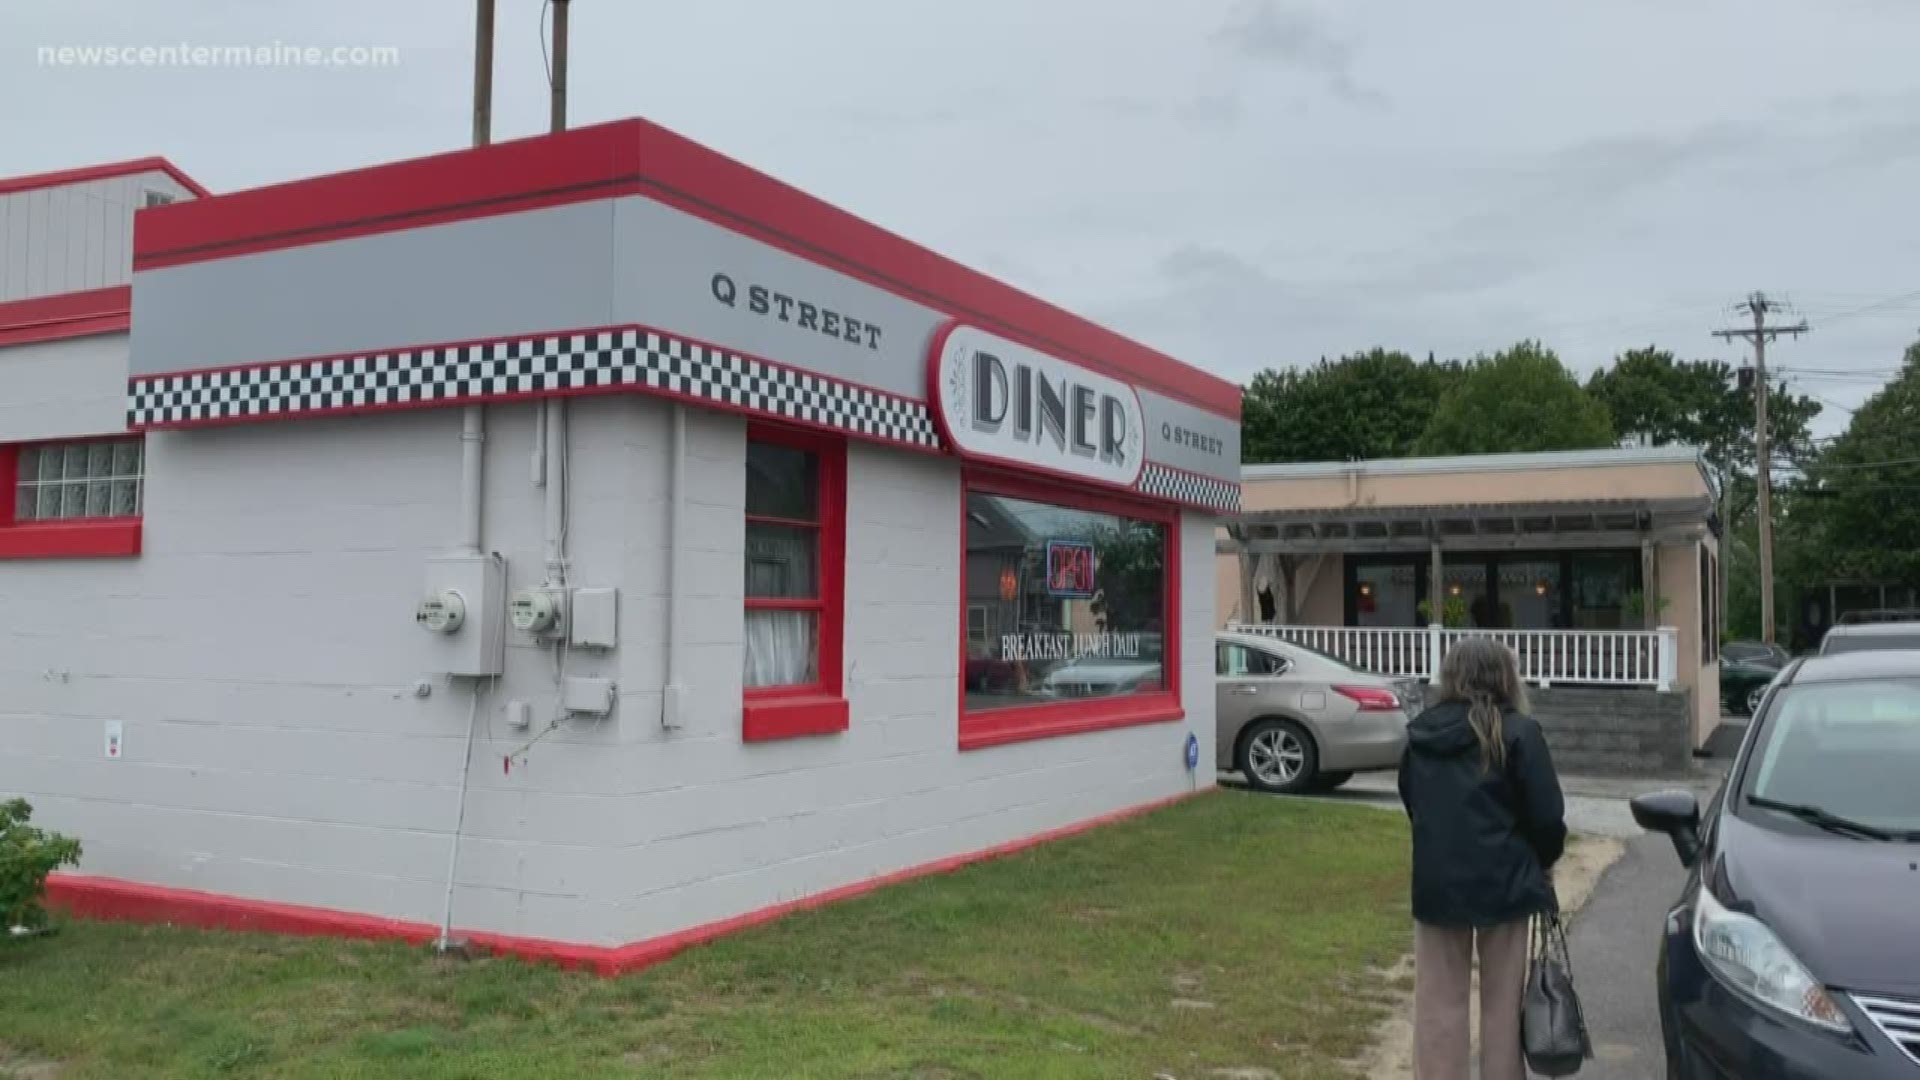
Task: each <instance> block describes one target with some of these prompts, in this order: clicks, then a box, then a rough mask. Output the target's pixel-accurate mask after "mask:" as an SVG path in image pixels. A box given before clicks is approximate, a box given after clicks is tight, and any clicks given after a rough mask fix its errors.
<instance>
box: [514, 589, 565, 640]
mask: <svg viewBox="0 0 1920 1080" xmlns="http://www.w3.org/2000/svg"><path fill="white" fill-rule="evenodd" d="M561 603H562V601H561V597H560V592H559V590H557V589H522V590H521V591H519V592H517V593H514V594H513V600H512V601H510V602H509V603H508V604H507V618H508V619H509V620H511V621H512V623H513V628H514V629H515V630H518V631H520V632H521V633H523V634H550V633H553V632H555V631H556V630H558V629H559V628H560V616H561V612H562V608H561Z"/></svg>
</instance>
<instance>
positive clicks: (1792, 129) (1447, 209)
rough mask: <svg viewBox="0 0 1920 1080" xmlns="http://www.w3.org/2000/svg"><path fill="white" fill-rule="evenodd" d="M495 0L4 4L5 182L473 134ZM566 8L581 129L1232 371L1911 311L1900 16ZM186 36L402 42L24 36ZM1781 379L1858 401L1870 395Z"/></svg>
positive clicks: (1819, 363) (1504, 1) (1919, 238)
mask: <svg viewBox="0 0 1920 1080" xmlns="http://www.w3.org/2000/svg"><path fill="white" fill-rule="evenodd" d="M499 6H500V24H499V43H498V64H497V76H496V78H497V83H496V86H497V91H496V105H495V110H496V112H495V116H496V120H495V137H496V138H510V137H514V136H519V135H526V134H532V133H535V132H537V131H539V130H541V129H542V128H543V127H544V125H545V123H546V99H545V87H544V75H543V67H542V60H541V51H540V38H539V33H538V30H539V11H540V3H539V0H499ZM472 8H473V5H472V3H471V0H405V2H394V0H329V2H326V3H318V2H299V3H295V2H293V0H167V2H165V3H159V2H136V0H63V2H61V3H27V2H26V0H12V2H8V3H5V4H4V6H0V102H6V103H7V106H6V107H5V108H4V109H0V175H10V174H15V173H24V172H33V171H39V170H42V169H53V168H62V167H67V166H72V165H79V164H85V163H89V162H95V161H102V160H112V159H120V158H127V157H135V156H141V155H146V154H162V155H165V156H167V157H169V158H171V159H172V160H173V161H174V162H175V163H176V164H178V165H180V166H181V167H182V168H184V169H186V170H187V171H188V172H189V173H191V174H193V175H194V176H195V177H197V178H198V179H199V180H201V181H202V182H203V183H205V184H207V185H208V186H209V187H211V188H213V189H215V190H216V191H226V190H232V189H237V188H244V187H250V186H255V185H259V184H264V183H270V182H274V181H279V180H286V179H292V178H295V177H300V176H308V175H313V174H316V173H324V172H329V171H333V170H338V169H346V168H351V167H354V166H359V165H365V164H369V163H373V162H379V161H385V160H391V159H395V158H402V157H410V156H416V155H419V154H424V153H430V152H434V151H439V150H445V149H449V148H453V147H457V146H460V145H463V144H464V143H465V142H466V140H467V138H468V134H469V115H470V114H469V109H470V101H471V98H470V93H471V66H472V61H471V48H472V36H473V27H472ZM573 9H574V17H573V22H574V31H575V36H574V52H573V60H572V72H573V79H572V87H571V94H570V97H571V102H572V110H571V112H572V120H573V122H574V123H578V124H584V123H590V122H593V121H598V120H607V119H614V118H618V117H624V116H634V115H641V116H646V117H649V118H651V119H654V120H656V121H659V122H661V123H663V124H665V125H667V126H669V127H672V128H674V129H676V130H679V131H681V132H683V133H685V134H687V135H689V136H691V137H693V138H695V139H698V140H700V141H702V142H705V143H707V144H709V145H711V146H713V147H715V148H716V149H719V150H721V151H723V152H725V153H728V154H730V155H732V156H734V157H737V158H739V159H741V160H744V161H746V162H748V163H749V164H752V165H754V166H756V167H758V168H761V169H764V170H766V171H767V172H770V173H772V174H774V175H776V176H778V177H780V178H782V179H784V180H787V181H789V182H792V183H794V184H796V185H798V186H800V187H802V188H805V189H807V190H809V191H812V192H814V193H815V194H818V195H820V196H822V197H824V198H826V199H828V200H831V201H833V202H835V203H837V204H839V205H841V206H844V207H846V208H847V209H849V210H852V211H853V212H855V213H858V214H860V215H862V216H865V217H867V218H869V219H871V220H874V221H876V222H878V223H880V224H882V225H885V226H887V227H889V228H891V229H894V230H896V231H898V232H900V233H902V234H904V235H906V236H908V237H910V238H912V239H914V240H917V241H920V242H922V243H925V244H927V245H929V246H931V247H933V248H935V249H936V250H939V251H941V252H943V253H945V254H948V255H951V256H953V257H955V258H957V259H959V260H960V261H962V262H965V263H968V264H969V265H972V266H975V267H977V268H980V269H982V270H985V271H987V272H989V273H992V274H995V275H998V276H1000V277H1003V278H1005V279H1007V280H1009V281H1011V282H1012V283H1014V284H1016V285H1019V286H1022V287H1024V288H1026V289H1028V290H1031V291H1033V292H1035V293H1037V294H1039V295H1041V296H1044V297H1046V298H1048V299H1050V300H1053V301H1056V302H1058V303H1061V304H1063V305H1065V306H1067V307H1069V308H1071V309H1073V310H1075V311H1078V312H1081V313H1083V314H1086V315H1088V316H1090V317H1092V318H1094V319H1096V320H1098V321H1101V322H1103V323H1106V324H1108V325H1110V326H1112V327H1114V328H1115V329H1118V330H1120V331H1122V332H1124V333H1127V334H1130V335H1132V336H1135V337H1137V338H1140V339H1142V340H1144V341H1146V342H1148V343H1150V344H1152V345H1154V346H1156V347H1159V348H1161V349H1164V350H1166V351H1167V352H1170V353H1172V354H1174V355H1175V356H1178V357H1180V358H1182V359H1184V360H1187V361H1189V362H1192V363H1196V364H1199V365H1201V366H1204V367H1206V368H1209V369H1211V370H1212V371H1215V372H1217V373H1219V374H1221V375H1223V376H1226V377H1228V378H1232V379H1235V380H1244V379H1245V378H1246V377H1248V376H1249V375H1250V374H1251V373H1253V372H1254V371H1256V370H1258V369H1260V368H1263V367H1268V366H1275V365H1292V364H1299V363H1307V362H1311V361H1313V360H1315V359H1316V358H1318V357H1319V356H1321V355H1323V354H1326V355H1336V354H1339V353H1342V352H1350V351H1355V350H1359V349H1364V348H1367V347H1369V346H1374V345H1384V346H1389V347H1394V348H1401V349H1405V350H1408V351H1410V352H1413V353H1415V354H1416V355H1421V354H1424V353H1425V352H1426V351H1428V350H1433V351H1435V352H1437V353H1438V354H1439V355H1441V356H1443V357H1444V356H1467V355H1472V354H1474V353H1476V352H1481V351H1491V350H1495V349H1498V348H1500V347H1502V346H1504V345H1506V344H1508V343H1511V342H1513V341H1515V340H1517V339H1519V338H1523V337H1529V336H1531V337H1539V338H1542V339H1544V340H1545V341H1546V342H1547V343H1548V344H1549V345H1550V346H1552V347H1553V348H1555V349H1557V350H1558V351H1559V352H1560V354H1561V356H1562V357H1563V358H1564V359H1565V360H1567V361H1568V363H1569V364H1571V365H1572V366H1574V367H1575V368H1577V369H1581V370H1583V371H1584V370H1586V369H1590V368H1592V367H1593V366H1595V365H1598V364H1602V363H1604V362H1605V361H1606V360H1607V359H1608V358H1610V357H1611V356H1612V355H1613V354H1614V353H1615V352H1617V351H1619V350H1620V349H1623V348H1626V347H1631V346H1634V345H1638V344H1645V343H1649V342H1655V343H1658V344H1660V345H1663V346H1665V347H1668V348H1671V349H1674V350H1675V351H1677V352H1679V353H1680V354H1682V355H1683V356H1700V357H1708V356H1721V357H1726V358H1728V359H1735V358H1738V357H1741V356H1743V355H1744V352H1743V350H1742V348H1741V347H1739V346H1729V345H1726V344H1723V343H1721V342H1718V341H1716V340H1714V339H1712V338H1710V337H1709V336H1708V331H1709V330H1711V329H1713V328H1714V327H1717V326H1722V325H1729V324H1730V323H1729V320H1730V319H1731V317H1732V316H1731V315H1730V314H1729V312H1728V311H1727V306H1728V305H1729V304H1730V303H1732V302H1733V301H1735V300H1737V299H1739V298H1740V297H1741V296H1742V295H1743V294H1745V293H1746V292H1748V291H1750V290H1752V289H1755V288H1764V289H1767V290H1769V291H1771V292H1775V293H1778V294H1781V295H1784V296H1786V297H1789V298H1791V299H1792V300H1794V301H1796V302H1797V304H1798V306H1799V308H1800V310H1801V312H1802V313H1804V314H1805V315H1806V317H1807V318H1808V319H1809V320H1810V321H1811V322H1812V323H1813V328H1814V333H1813V334H1812V335H1810V336H1809V337H1807V338H1805V339H1802V340H1801V341H1798V342H1787V343H1783V344H1782V345H1781V346H1780V347H1779V348H1778V349H1777V350H1776V351H1775V352H1774V354H1773V358H1774V360H1775V362H1777V363H1781V364H1785V365H1790V366H1796V367H1803V368H1814V369H1844V370H1851V371H1857V372H1864V373H1867V374H1871V375H1881V374H1884V373H1886V372H1887V371H1889V370H1890V369H1891V368H1892V367H1893V366H1894V365H1896V364H1897V363H1898V360H1899V357H1900V353H1901V350H1902V348H1903V347H1904V346H1905V345H1906V344H1907V343H1908V342H1910V341H1912V340H1913V339H1914V338H1915V336H1916V328H1917V327H1920V198H1917V197H1916V193H1920V64H1915V63H1914V62H1913V43H1914V42H1915V41H1920V3H1915V2H1913V0H1687V2H1685V3H1675V2H1673V0H1607V2H1606V3H1590V4H1583V5H1569V4H1543V3H1540V2H1539V0H1457V2H1454V3H1448V4H1436V3H1432V2H1430V0H1321V2H1317V3H1316V2H1312V0H1179V2H1173V0H972V2H969V3H964V4H956V3H952V2H950V0H943V2H933V0H809V2H801V0H699V2H697V3H696V2H689V0H676V2H672V3H668V2H664V0H575V2H574V5H573ZM182 42H185V43H187V44H191V45H211V46H220V45H236V44H245V45H255V44H272V43H275V42H280V43H285V44H289V45H303V46H304V45H317V46H323V47H330V46H333V45H370V46H397V47H398V48H399V49H400V50H402V52H401V58H400V62H399V64H398V65H397V66H395V67H391V68H384V69H370V68H341V69H330V70H329V69H314V68H297V67H289V68H278V69H253V70H242V69H234V68H201V69H180V68H118V69H111V70H109V69H102V68H84V67H57V66H47V65H43V64H42V63H40V62H39V57H38V55H37V49H38V47H40V46H60V45H76V46H88V45H114V46H129V45H131V46H140V45H156V46H163V45H173V44H179V43H182ZM1882 302H1884V303H1882ZM1871 305H1878V306H1871ZM1861 309H1866V310H1864V311H1863V310H1861ZM1796 378H1797V379H1798V380H1799V385H1800V387H1801V388H1802V389H1803V390H1805V391H1807V392H1812V393H1816V394H1819V395H1821V396H1823V397H1826V398H1829V399H1831V400H1833V401H1836V402H1839V403H1841V404H1843V405H1845V404H1858V402H1859V401H1860V400H1861V399H1863V398H1864V397H1865V396H1866V394H1867V393H1868V392H1869V391H1870V390H1871V388H1872V385H1873V384H1872V383H1871V382H1870V381H1868V380H1867V379H1863V378H1853V379H1848V378H1842V377H1827V376H1818V375H1805V374H1803V375H1799V376H1796ZM1842 423H1844V413H1841V412H1840V411H1839V410H1837V409H1829V410H1828V416H1827V417H1825V418H1823V421H1822V424H1821V427H1822V429H1823V430H1825V431H1831V430H1833V429H1834V428H1835V427H1836V426H1837V425H1839V424H1842Z"/></svg>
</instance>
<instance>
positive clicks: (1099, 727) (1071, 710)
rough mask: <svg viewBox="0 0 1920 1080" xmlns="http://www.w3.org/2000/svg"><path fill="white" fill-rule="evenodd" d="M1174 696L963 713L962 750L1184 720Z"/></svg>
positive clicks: (1151, 696)
mask: <svg viewBox="0 0 1920 1080" xmlns="http://www.w3.org/2000/svg"><path fill="white" fill-rule="evenodd" d="M1186 715H1187V714H1186V711H1185V710H1184V709H1182V708H1181V707H1180V699H1179V698H1178V697H1177V696H1175V695H1173V694H1165V693H1162V694H1133V695H1129V696H1126V697H1119V698H1106V699H1103V700H1098V701H1088V702H1075V703H1073V704H1071V705H1027V706H1016V707H1014V708H1010V709H995V710H993V711H991V712H974V713H962V714H961V716H960V749H962V750H981V749H985V748H986V747H989V746H1005V745H1006V744H1008V743H1017V742H1027V741H1029V740H1031V739H1053V738H1058V737H1060V736H1062V735H1084V734H1086V733H1087V732H1089V731H1107V730H1110V729H1112V728H1123V727H1137V726H1139V725H1141V724H1166V723H1172V722H1173V721H1175V720H1182V719H1185V718H1186Z"/></svg>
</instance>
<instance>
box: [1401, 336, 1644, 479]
mask: <svg viewBox="0 0 1920 1080" xmlns="http://www.w3.org/2000/svg"><path fill="white" fill-rule="evenodd" d="M1613 441H1614V439H1613V423H1612V421H1611V419H1610V418H1609V417H1608V415H1607V410H1606V407H1605V406H1603V405H1601V404H1600V403H1599V402H1598V401H1596V400H1594V399H1593V398H1592V397H1591V396H1589V395H1588V393H1587V392H1586V390H1584V389H1582V388H1581V386H1580V383H1579V382H1578V381H1577V380H1575V379H1574V377H1573V375H1572V374H1571V373H1569V372H1568V371H1567V369H1566V367H1565V366H1564V365H1562V364H1561V363H1560V358H1559V357H1557V356H1555V355H1554V354H1553V351H1552V350H1551V349H1547V348H1545V347H1543V346H1542V345H1540V343H1539V342H1535V341H1523V342H1521V343H1519V344H1518V345H1515V346H1514V347H1513V348H1511V349H1508V350H1506V351H1505V352H1502V353H1500V354H1498V355H1496V356H1494V357H1493V358H1492V359H1491V360H1483V361H1480V362H1478V363H1475V364H1473V365H1472V366H1471V367H1470V368H1469V369H1468V370H1467V373H1466V375H1465V377H1464V378H1462V379H1461V380H1460V382H1459V384H1458V385H1457V386H1455V387H1454V388H1453V389H1452V390H1450V391H1448V392H1447V395H1446V396H1445V397H1444V398H1442V399H1441V400H1440V404H1439V407H1437V408H1436V409H1435V410H1434V413H1433V419H1432V420H1431V421H1430V422H1429V423H1428V424H1427V430H1426V431H1425V433H1423V434H1422V435H1421V436H1420V441H1419V443H1418V450H1419V452H1420V453H1422V454H1497V453H1507V452H1518V451H1534V450H1585V449H1590V448H1593V447H1602V446H1611V445H1613Z"/></svg>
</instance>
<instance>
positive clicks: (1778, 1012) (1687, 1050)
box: [1633, 651, 1920, 1080]
mask: <svg viewBox="0 0 1920 1080" xmlns="http://www.w3.org/2000/svg"><path fill="white" fill-rule="evenodd" d="M1916 776H1920V652H1902V651H1884V652H1859V653H1853V654H1849V655H1845V656H1832V657H1816V658H1811V659H1805V660H1799V661H1795V662H1794V663H1793V664H1792V665H1790V666H1788V667H1787V668H1786V669H1785V670H1784V671H1783V672H1782V673H1781V677H1780V680H1779V681H1778V682H1777V683H1775V684H1774V686H1773V688H1772V689H1771V690H1769V691H1768V692H1767V695H1766V698H1765V700H1764V702H1763V703H1762V707H1761V712H1760V715H1759V716H1758V717H1756V718H1755V720H1754V722H1753V724H1752V725H1751V726H1750V727H1749V728H1748V729H1747V734H1746V738H1745V739H1744V740H1743V741H1742V743H1741V747H1740V750H1739V752H1738V754H1737V756H1736V757H1735V759H1734V764H1733V769H1732V771H1731V772H1730V773H1729V775H1728V777H1727V780H1726V781H1725V783H1724V784H1722V785H1721V788H1720V791H1719V792H1718V794H1716V795H1715V796H1714V798H1713V800H1712V802H1711V803H1710V804H1709V806H1708V808H1707V810H1706V813H1705V815H1704V819H1703V816H1702V814H1701V811H1700V808H1699V806H1698V804H1697V803H1696V802H1695V801H1694V798H1693V796H1692V795H1690V794H1687V793H1684V792H1663V793H1659V794H1654V795H1645V796H1641V797H1640V798H1638V799H1635V800H1634V802H1633V816H1634V819H1635V820H1636V821H1638V822H1639V823H1640V824H1641V826H1642V827H1644V828H1647V829H1651V830H1656V831H1659V832H1664V833H1667V834H1668V835H1669V836H1671V837H1672V839H1673V845H1674V849H1675V851H1676V852H1677V853H1678V854H1679V856H1680V861H1681V862H1682V863H1684V864H1685V865H1686V866H1687V867H1688V868H1689V871H1690V872H1689V874H1688V877H1687V883H1686V886H1685V888H1684V889H1683V890H1682V893H1681V896H1680V898H1679V900H1678V902H1677V903H1676V904H1675V905H1674V907H1673V909H1672V911H1671V913H1670V914H1669V915H1668V916H1667V919H1666V923H1665V935H1664V938H1663V940H1662V943H1661V950H1660V954H1659V961H1658V964H1657V985H1658V994H1659V1009H1660V1022H1661V1028H1662V1032H1663V1034H1664V1037H1665V1042H1666V1050H1667V1070H1668V1073H1667V1075H1668V1076H1669V1077H1670V1078H1678V1080H1896V1078H1898V1080H1913V1078H1915V1077H1917V1076H1920V900H1916V897H1920V869H1916V868H1917V867H1920V784H1916V783H1915V782H1914V778H1915V777H1916Z"/></svg>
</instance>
